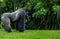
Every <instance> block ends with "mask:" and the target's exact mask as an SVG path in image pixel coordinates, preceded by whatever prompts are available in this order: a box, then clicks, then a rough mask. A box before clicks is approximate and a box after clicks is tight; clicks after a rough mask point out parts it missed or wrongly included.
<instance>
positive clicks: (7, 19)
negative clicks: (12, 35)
mask: <svg viewBox="0 0 60 39" xmlns="http://www.w3.org/2000/svg"><path fill="white" fill-rule="evenodd" d="M27 16H28V12H27V11H26V8H25V7H24V8H21V9H18V10H16V11H15V12H12V13H10V12H7V13H3V14H2V15H1V21H2V23H3V27H4V29H5V30H6V31H8V32H11V25H10V24H11V22H15V26H16V29H17V30H19V31H21V32H23V31H24V30H25V20H26V17H27Z"/></svg>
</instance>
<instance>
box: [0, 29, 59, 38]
mask: <svg viewBox="0 0 60 39" xmlns="http://www.w3.org/2000/svg"><path fill="white" fill-rule="evenodd" d="M0 39H60V30H25V32H18V31H16V30H13V31H12V32H11V33H8V32H6V31H4V30H2V29H0Z"/></svg>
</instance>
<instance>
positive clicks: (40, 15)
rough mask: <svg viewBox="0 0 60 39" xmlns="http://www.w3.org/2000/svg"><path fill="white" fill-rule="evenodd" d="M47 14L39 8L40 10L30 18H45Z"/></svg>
mask: <svg viewBox="0 0 60 39" xmlns="http://www.w3.org/2000/svg"><path fill="white" fill-rule="evenodd" d="M46 13H47V10H46V9H44V8H41V9H40V10H38V11H37V12H35V13H33V14H32V17H35V18H41V17H42V16H45V15H46Z"/></svg>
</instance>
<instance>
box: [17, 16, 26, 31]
mask: <svg viewBox="0 0 60 39" xmlns="http://www.w3.org/2000/svg"><path fill="white" fill-rule="evenodd" d="M18 30H19V31H20V32H23V31H24V30H25V17H24V16H20V17H19V20H18Z"/></svg>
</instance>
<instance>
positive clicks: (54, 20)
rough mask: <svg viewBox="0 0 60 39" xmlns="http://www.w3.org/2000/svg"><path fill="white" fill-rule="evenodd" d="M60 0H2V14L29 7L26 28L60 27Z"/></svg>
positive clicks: (0, 1) (0, 11) (0, 0)
mask: <svg viewBox="0 0 60 39" xmlns="http://www.w3.org/2000/svg"><path fill="white" fill-rule="evenodd" d="M59 2H60V0H0V16H1V14H2V13H4V12H13V11H15V10H17V9H19V8H21V7H24V6H25V7H27V9H28V11H29V16H30V18H29V20H28V21H27V22H26V29H60V3H59Z"/></svg>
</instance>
